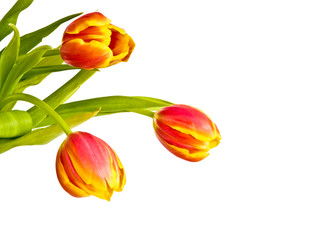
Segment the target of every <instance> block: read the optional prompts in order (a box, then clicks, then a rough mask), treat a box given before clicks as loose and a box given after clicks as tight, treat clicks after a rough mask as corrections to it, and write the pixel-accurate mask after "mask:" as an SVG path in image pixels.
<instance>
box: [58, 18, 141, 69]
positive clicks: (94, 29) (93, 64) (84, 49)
mask: <svg viewBox="0 0 312 240" xmlns="http://www.w3.org/2000/svg"><path fill="white" fill-rule="evenodd" d="M110 22H111V20H110V19H108V18H107V17H105V16H104V15H103V14H101V13H99V12H93V13H89V14H85V15H83V16H81V17H80V18H78V19H76V20H75V21H73V22H72V23H71V24H70V25H69V26H68V27H67V28H66V30H65V32H64V35H63V40H62V46H61V48H60V54H61V57H62V58H63V60H64V61H65V62H66V63H68V64H69V65H72V66H74V67H79V68H82V69H87V70H89V69H94V68H105V67H108V66H111V65H113V64H116V63H119V62H121V61H123V62H126V61H128V59H129V57H130V55H131V53H132V51H133V49H134V47H135V43H134V42H133V40H132V38H131V37H130V36H129V35H128V34H127V33H126V32H125V31H124V30H123V29H121V28H119V27H116V26H114V25H112V24H111V23H110Z"/></svg>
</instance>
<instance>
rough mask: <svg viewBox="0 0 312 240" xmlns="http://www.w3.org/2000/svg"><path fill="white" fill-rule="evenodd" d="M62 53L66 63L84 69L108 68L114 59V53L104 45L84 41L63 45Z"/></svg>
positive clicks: (73, 41)
mask: <svg viewBox="0 0 312 240" xmlns="http://www.w3.org/2000/svg"><path fill="white" fill-rule="evenodd" d="M60 53H61V57H62V58H63V59H64V61H65V62H66V63H68V64H70V65H72V66H75V67H80V68H83V69H93V68H104V67H107V66H108V65H109V62H110V60H111V58H112V57H113V53H112V51H111V50H110V48H109V47H108V46H106V45H105V44H104V43H100V42H97V41H91V42H84V41H83V40H82V39H73V40H71V41H68V42H67V43H65V44H63V45H62V47H61V49H60Z"/></svg>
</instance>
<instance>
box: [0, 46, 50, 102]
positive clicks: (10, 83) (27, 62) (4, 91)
mask: <svg viewBox="0 0 312 240" xmlns="http://www.w3.org/2000/svg"><path fill="white" fill-rule="evenodd" d="M46 51H47V47H46V46H43V47H40V48H38V49H35V50H33V51H31V52H30V53H28V54H26V55H24V56H23V57H20V58H19V59H18V61H17V63H16V64H15V66H14V67H13V68H12V70H11V71H10V73H9V75H8V77H7V79H6V81H5V82H4V84H3V86H2V88H1V92H0V100H1V99H3V98H4V97H5V96H7V95H9V94H11V93H13V91H14V89H15V87H16V85H17V83H18V82H19V80H20V79H21V78H22V77H23V75H24V74H25V73H26V72H28V71H29V70H30V69H32V68H33V67H34V66H36V64H38V62H39V61H40V60H41V58H42V56H43V54H44V53H45V52H46Z"/></svg>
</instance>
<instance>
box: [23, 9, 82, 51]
mask: <svg viewBox="0 0 312 240" xmlns="http://www.w3.org/2000/svg"><path fill="white" fill-rule="evenodd" d="M81 14H82V13H76V14H72V15H69V16H67V17H64V18H61V19H59V20H57V21H55V22H53V23H51V24H49V25H48V26H46V27H43V28H41V29H38V30H36V31H34V32H31V33H28V34H26V35H23V36H22V37H21V47H20V54H26V53H27V52H28V51H30V50H31V49H32V48H34V47H35V46H37V45H38V44H39V43H40V42H41V41H42V39H43V38H45V37H47V36H49V35H50V34H51V33H52V32H53V31H54V30H55V29H57V28H58V27H59V26H60V25H61V24H63V23H65V22H67V21H69V20H71V19H73V18H75V17H77V16H79V15H81Z"/></svg>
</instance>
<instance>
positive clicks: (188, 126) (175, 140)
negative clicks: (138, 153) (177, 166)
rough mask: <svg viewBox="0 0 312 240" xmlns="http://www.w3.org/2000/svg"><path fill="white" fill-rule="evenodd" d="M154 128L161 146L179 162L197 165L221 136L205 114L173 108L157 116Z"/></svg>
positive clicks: (174, 106)
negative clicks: (178, 159) (195, 163)
mask: <svg viewBox="0 0 312 240" xmlns="http://www.w3.org/2000/svg"><path fill="white" fill-rule="evenodd" d="M153 126H154V129H155V132H156V136H157V138H158V139H159V141H160V142H161V143H162V145H163V146H164V147H165V148H167V149H168V150H169V151H170V152H171V153H173V154H174V155H176V156H177V157H179V158H182V159H185V160H188V161H191V162H197V161H200V160H202V159H204V158H205V157H207V156H208V155H209V153H208V151H209V150H210V149H211V148H214V147H216V146H217V145H218V144H219V142H220V140H221V135H220V132H219V130H218V128H217V126H216V125H215V124H214V123H213V122H212V121H211V119H210V118H209V117H208V116H207V115H206V114H205V113H203V112H202V111H200V110H198V109H196V108H193V107H190V106H186V105H172V106H169V107H164V108H162V109H161V110H159V111H158V112H156V113H155V115H154V119H153Z"/></svg>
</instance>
